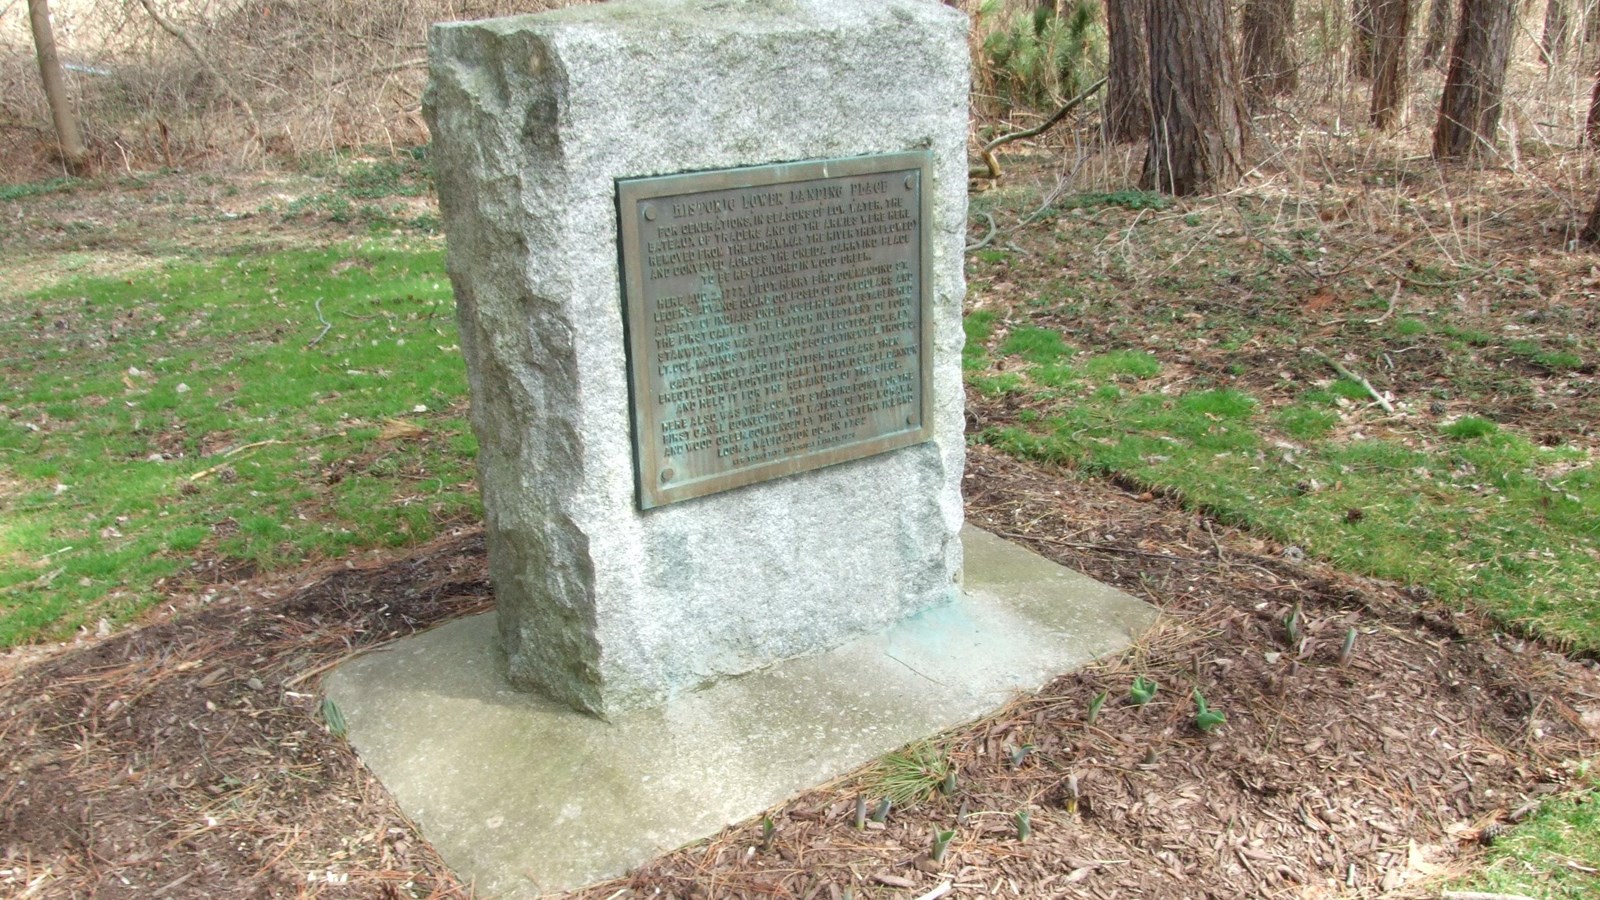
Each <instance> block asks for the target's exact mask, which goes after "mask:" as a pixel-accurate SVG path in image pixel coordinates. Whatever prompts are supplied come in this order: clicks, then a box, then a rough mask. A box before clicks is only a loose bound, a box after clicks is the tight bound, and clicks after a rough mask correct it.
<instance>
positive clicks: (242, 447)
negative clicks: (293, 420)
mask: <svg viewBox="0 0 1600 900" xmlns="http://www.w3.org/2000/svg"><path fill="white" fill-rule="evenodd" d="M287 443H289V442H288V441H280V440H278V439H277V438H270V439H268V440H265V441H253V442H251V443H248V444H240V445H239V446H237V447H234V448H233V449H232V450H229V451H227V452H225V453H223V454H222V458H223V459H232V458H233V457H235V456H237V455H239V454H240V453H243V452H245V451H246V450H254V449H255V448H257V447H266V446H270V445H272V444H287ZM225 465H227V463H225V462H220V463H217V464H216V465H214V466H211V467H210V468H206V469H201V470H200V471H198V472H196V473H194V474H193V475H190V476H189V480H190V481H199V480H200V479H202V478H204V477H206V476H207V475H210V474H212V473H214V472H216V471H218V470H219V469H221V468H222V467H223V466H225Z"/></svg>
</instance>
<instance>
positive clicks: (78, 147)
mask: <svg viewBox="0 0 1600 900" xmlns="http://www.w3.org/2000/svg"><path fill="white" fill-rule="evenodd" d="M28 22H29V24H30V25H31V26H32V27H33V49H34V52H35V53H36V54H37V55H38V57H39V80H40V81H41V82H43V83H44V97H45V101H46V102H48V103H49V104H50V118H51V119H52V120H53V121H54V122H55V126H56V140H57V141H58V142H60V145H61V159H62V160H63V161H64V162H66V164H67V169H68V171H70V172H72V173H73V174H74V175H77V174H80V173H81V172H82V171H83V170H84V167H85V166H86V165H87V164H88V161H89V151H88V150H87V149H85V148H84V146H83V135H82V134H81V133H79V131H78V117H77V115H76V114H75V113H74V112H73V111H72V101H71V99H70V98H68V97H67V84H66V80H65V79H64V78H62V76H61V60H60V59H58V58H57V57H56V37H55V32H54V30H52V29H51V27H50V0H28Z"/></svg>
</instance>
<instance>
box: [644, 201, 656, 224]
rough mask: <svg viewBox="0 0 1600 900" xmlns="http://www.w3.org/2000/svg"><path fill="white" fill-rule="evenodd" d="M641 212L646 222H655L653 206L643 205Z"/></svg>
mask: <svg viewBox="0 0 1600 900" xmlns="http://www.w3.org/2000/svg"><path fill="white" fill-rule="evenodd" d="M642 212H643V213H644V220H645V221H646V222H654V221H655V220H656V208H655V207H654V206H651V205H650V204H648V203H647V204H645V205H644V208H643V210H642Z"/></svg>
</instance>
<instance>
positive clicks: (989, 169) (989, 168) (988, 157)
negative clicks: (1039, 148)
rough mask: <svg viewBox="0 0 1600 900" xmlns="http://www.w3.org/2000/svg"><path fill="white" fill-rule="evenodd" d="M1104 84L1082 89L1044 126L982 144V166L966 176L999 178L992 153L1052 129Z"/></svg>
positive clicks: (1104, 80)
mask: <svg viewBox="0 0 1600 900" xmlns="http://www.w3.org/2000/svg"><path fill="white" fill-rule="evenodd" d="M1105 83H1106V79H1104V78H1102V79H1100V80H1099V81H1096V82H1095V83H1094V84H1091V85H1089V87H1087V88H1086V89H1084V91H1083V93H1081V94H1079V95H1078V96H1076V97H1073V98H1072V99H1071V100H1068V101H1067V102H1066V103H1063V104H1061V108H1060V109H1058V110H1056V111H1055V112H1054V113H1052V114H1051V115H1050V118H1048V119H1045V120H1044V124H1042V125H1038V126H1036V127H1034V128H1029V129H1026V130H1024V131H1013V132H1011V133H1010V134H1002V135H1000V136H999V137H997V138H995V139H994V140H992V141H990V142H989V143H987V144H984V145H983V149H982V150H979V151H978V155H979V156H981V157H983V165H982V166H981V167H980V166H973V167H971V168H970V169H968V170H967V175H968V176H969V177H971V178H999V177H1000V174H1001V172H1000V161H999V160H997V159H995V155H994V151H996V150H998V149H999V148H1001V147H1003V146H1005V145H1006V144H1009V143H1011V142H1012V141H1020V140H1024V139H1026V138H1031V137H1037V136H1039V135H1041V134H1044V133H1045V132H1046V131H1049V130H1050V129H1052V128H1054V127H1055V126H1056V123H1058V122H1060V121H1061V120H1062V119H1065V118H1066V117H1067V113H1069V112H1072V111H1073V110H1074V109H1077V108H1078V107H1079V106H1081V105H1082V104H1083V102H1084V101H1085V100H1088V99H1089V98H1090V97H1093V96H1094V95H1095V92H1096V91H1098V90H1100V89H1101V88H1102V87H1104V86H1105Z"/></svg>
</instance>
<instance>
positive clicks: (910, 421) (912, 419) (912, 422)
mask: <svg viewBox="0 0 1600 900" xmlns="http://www.w3.org/2000/svg"><path fill="white" fill-rule="evenodd" d="M906 424H907V425H915V424H917V417H916V416H906Z"/></svg>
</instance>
